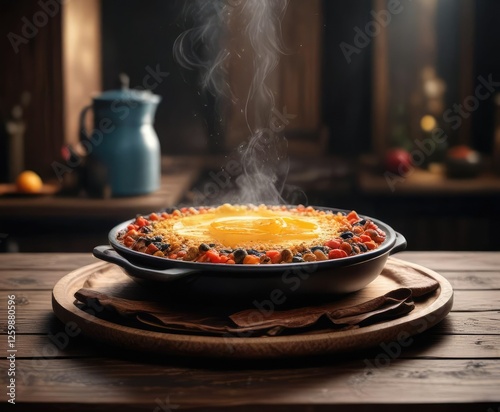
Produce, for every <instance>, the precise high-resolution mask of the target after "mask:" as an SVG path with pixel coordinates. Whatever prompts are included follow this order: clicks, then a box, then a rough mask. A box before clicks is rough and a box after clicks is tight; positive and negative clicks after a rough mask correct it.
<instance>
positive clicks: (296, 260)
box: [292, 256, 304, 263]
mask: <svg viewBox="0 0 500 412" xmlns="http://www.w3.org/2000/svg"><path fill="white" fill-rule="evenodd" d="M303 261H304V259H302V257H300V256H294V257H293V258H292V262H293V263H299V262H303Z"/></svg>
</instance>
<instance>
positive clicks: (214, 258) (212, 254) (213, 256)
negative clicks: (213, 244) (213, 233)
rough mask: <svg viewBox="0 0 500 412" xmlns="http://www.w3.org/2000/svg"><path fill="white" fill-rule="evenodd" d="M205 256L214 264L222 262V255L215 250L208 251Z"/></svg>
mask: <svg viewBox="0 0 500 412" xmlns="http://www.w3.org/2000/svg"><path fill="white" fill-rule="evenodd" d="M205 256H206V257H207V259H208V260H209V261H210V262H212V263H220V261H221V259H220V255H219V254H218V253H217V252H216V251H214V250H209V251H207V252H206V253H205Z"/></svg>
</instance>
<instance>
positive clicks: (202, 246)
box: [198, 243, 210, 252]
mask: <svg viewBox="0 0 500 412" xmlns="http://www.w3.org/2000/svg"><path fill="white" fill-rule="evenodd" d="M198 249H199V250H200V252H208V251H209V250H210V246H208V245H207V244H206V243H202V244H201V245H200V247H199V248H198Z"/></svg>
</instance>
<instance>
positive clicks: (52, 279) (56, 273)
mask: <svg viewBox="0 0 500 412" xmlns="http://www.w3.org/2000/svg"><path fill="white" fill-rule="evenodd" d="M69 272H70V270H69V269H66V270H34V269H28V270H23V269H16V270H2V269H0V290H5V291H20V290H52V288H53V287H54V285H55V284H56V282H57V281H58V280H59V279H61V278H62V277H63V276H65V275H67V274H68V273H69Z"/></svg>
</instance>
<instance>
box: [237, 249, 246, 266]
mask: <svg viewBox="0 0 500 412" xmlns="http://www.w3.org/2000/svg"><path fill="white" fill-rule="evenodd" d="M247 254H248V253H247V251H246V250H245V249H236V250H235V251H234V252H233V256H234V262H235V263H243V260H244V259H245V257H246V256H247Z"/></svg>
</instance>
